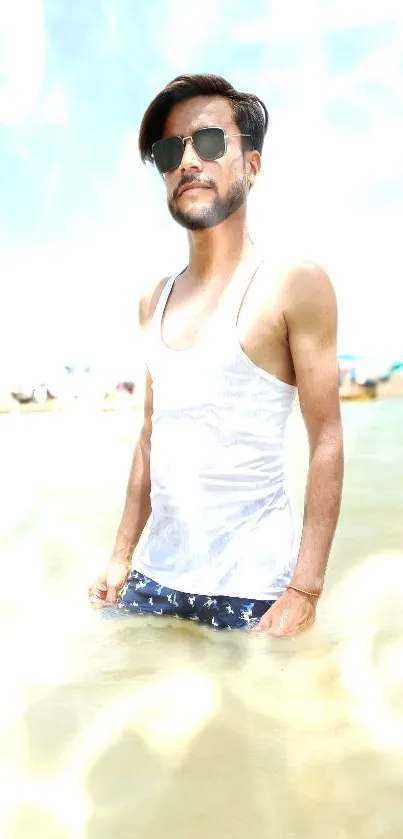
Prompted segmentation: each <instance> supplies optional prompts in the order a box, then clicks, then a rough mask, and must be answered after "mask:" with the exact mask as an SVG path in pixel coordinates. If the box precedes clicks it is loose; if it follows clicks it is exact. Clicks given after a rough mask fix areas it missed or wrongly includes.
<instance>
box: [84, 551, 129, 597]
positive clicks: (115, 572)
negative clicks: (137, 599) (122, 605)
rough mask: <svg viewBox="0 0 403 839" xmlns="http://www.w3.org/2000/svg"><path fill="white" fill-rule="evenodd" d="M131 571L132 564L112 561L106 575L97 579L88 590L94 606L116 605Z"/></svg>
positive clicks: (116, 560)
mask: <svg viewBox="0 0 403 839" xmlns="http://www.w3.org/2000/svg"><path fill="white" fill-rule="evenodd" d="M130 569H131V562H126V561H124V562H123V561H122V560H118V559H111V560H110V562H109V565H108V567H107V569H106V573H105V574H104V575H103V576H101V577H97V578H96V580H94V582H93V583H92V584H91V585H90V587H89V589H88V596H89V598H90V601H91V603H92V604H93V605H94V606H112V605H113V604H114V603H116V601H117V599H118V596H119V592H120V591H121V589H122V588H123V586H124V584H125V582H126V580H127V578H128V576H129V573H130Z"/></svg>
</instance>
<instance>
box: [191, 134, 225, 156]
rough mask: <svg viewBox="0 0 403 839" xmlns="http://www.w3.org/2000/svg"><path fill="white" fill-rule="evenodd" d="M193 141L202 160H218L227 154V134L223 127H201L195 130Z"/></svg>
mask: <svg viewBox="0 0 403 839" xmlns="http://www.w3.org/2000/svg"><path fill="white" fill-rule="evenodd" d="M193 142H194V146H195V149H196V152H197V154H198V155H199V157H201V158H202V160H218V158H220V157H222V156H223V154H225V134H224V130H223V129H222V128H200V130H199V131H195V132H194V134H193Z"/></svg>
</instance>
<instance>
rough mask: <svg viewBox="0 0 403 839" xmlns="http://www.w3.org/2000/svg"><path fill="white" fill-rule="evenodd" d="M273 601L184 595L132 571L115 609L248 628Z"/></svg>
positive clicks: (215, 627)
mask: <svg viewBox="0 0 403 839" xmlns="http://www.w3.org/2000/svg"><path fill="white" fill-rule="evenodd" d="M273 602H274V601H273V600H254V601H252V600H247V599H245V598H243V597H225V596H223V595H215V596H211V597H209V596H208V595H203V594H186V593H185V592H182V591H174V590H173V589H170V588H166V587H165V586H161V585H159V584H158V583H156V582H155V581H154V580H150V579H149V577H145V576H144V575H143V574H141V573H140V572H139V571H132V572H131V574H130V576H129V578H128V580H127V583H126V585H125V587H124V588H123V590H122V592H121V594H120V596H119V599H118V603H117V609H118V610H120V611H121V612H125V613H126V614H127V613H139V614H142V613H148V614H154V615H165V616H167V617H174V618H185V619H187V620H192V621H199V622H200V623H204V624H208V625H209V626H210V627H212V628H213V629H216V630H218V629H251V628H252V627H254V626H256V625H257V624H258V623H259V620H260V618H261V617H262V615H264V613H265V612H267V610H268V609H270V607H271V606H272V605H273Z"/></svg>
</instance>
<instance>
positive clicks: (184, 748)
mask: <svg viewBox="0 0 403 839" xmlns="http://www.w3.org/2000/svg"><path fill="white" fill-rule="evenodd" d="M343 420H344V428H345V442H346V484H345V493H344V502H343V512H342V517H341V521H340V526H339V530H338V534H337V539H336V541H335V545H334V550H333V553H332V557H331V562H330V566H329V572H328V577H327V585H326V591H325V594H324V596H323V598H322V600H321V602H320V608H319V615H318V621H317V624H316V626H315V627H314V629H313V630H311V631H309V632H308V633H306V634H305V635H303V636H301V637H299V638H298V639H287V640H285V639H270V638H263V639H262V638H256V637H253V636H252V635H249V634H244V633H214V632H212V631H211V630H209V629H205V628H202V627H200V626H195V625H194V624H192V623H187V622H184V621H171V622H169V621H167V620H165V619H163V618H160V617H155V618H150V617H148V616H147V617H135V616H133V617H130V618H127V619H124V620H108V621H101V620H100V619H99V614H98V613H97V612H92V611H90V610H89V608H88V605H87V600H86V586H87V582H88V581H89V580H90V579H91V577H92V575H93V574H94V573H97V572H98V570H99V568H100V567H101V566H102V565H103V563H104V562H105V561H106V559H107V556H108V552H109V550H110V547H111V544H112V541H113V538H114V534H115V529H116V527H117V524H118V519H119V515H120V512H121V508H122V504H123V499H124V491H125V482H126V478H127V474H128V469H129V465H130V458H131V452H132V446H133V440H134V437H135V433H136V425H137V422H138V420H137V419H136V416H135V415H133V414H131V413H121V414H97V413H91V412H90V411H89V410H88V409H82V410H77V411H75V412H74V413H72V414H44V415H24V416H17V417H15V416H0V462H1V464H2V469H1V473H2V475H1V490H0V491H1V505H2V507H1V508H2V516H1V521H0V539H1V557H2V558H1V572H2V585H1V590H0V602H1V609H0V626H1V629H2V633H1V642H0V645H1V648H2V662H3V680H2V682H3V685H2V690H1V694H0V727H1V753H0V778H1V787H0V788H1V790H2V795H1V804H0V828H1V831H0V835H1V837H2V839H3V838H4V839H22V837H24V839H25V837H29V839H79V838H80V839H81V837H86V839H87V837H88V839H110V837H116V839H126V837H127V839H129V837H130V839H132V837H136V839H137V837H139V839H143V837H144V839H154V838H155V839H157V837H160V836H163V837H164V838H165V839H170V838H171V837H172V839H173V837H176V838H177V839H182V838H183V839H190V837H192V839H198V837H200V839H202V837H203V839H205V836H206V835H210V836H212V837H214V839H216V837H220V839H222V838H223V839H224V837H225V838H226V837H227V836H228V837H231V839H238V837H245V836H248V837H249V836H258V835H259V836H262V837H266V836H270V837H273V839H291V837H293V838H294V839H350V837H354V839H378V837H379V838H381V837H382V839H400V837H401V836H402V835H403V805H402V803H401V802H402V800H403V794H402V793H403V771H402V767H403V760H402V757H403V610H402V595H403V515H402V510H403V471H402V462H403V402H401V401H389V402H387V401H385V402H381V401H378V402H368V403H351V404H344V405H343ZM306 462H307V447H306V442H305V437H304V431H303V427H302V423H301V421H300V418H299V415H298V412H297V411H296V412H295V415H294V416H293V418H292V421H291V423H290V431H289V446H288V468H289V480H290V487H291V491H292V494H293V497H294V499H295V503H296V504H298V505H299V506H301V501H302V494H303V488H304V480H305V469H306Z"/></svg>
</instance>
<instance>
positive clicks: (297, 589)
mask: <svg viewBox="0 0 403 839" xmlns="http://www.w3.org/2000/svg"><path fill="white" fill-rule="evenodd" d="M287 588H293V589H294V591H299V592H301V594H309V596H310V597H320V594H318V593H317V592H316V591H306V590H305V589H304V588H297V586H292V585H291V583H290V585H288V586H287Z"/></svg>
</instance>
